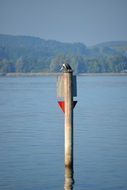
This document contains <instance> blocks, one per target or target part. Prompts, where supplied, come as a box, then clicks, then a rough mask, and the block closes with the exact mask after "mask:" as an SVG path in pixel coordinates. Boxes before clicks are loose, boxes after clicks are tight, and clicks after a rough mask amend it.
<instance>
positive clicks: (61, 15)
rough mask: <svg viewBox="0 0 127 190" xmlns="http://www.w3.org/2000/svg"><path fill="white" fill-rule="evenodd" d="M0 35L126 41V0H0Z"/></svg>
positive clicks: (95, 42)
mask: <svg viewBox="0 0 127 190" xmlns="http://www.w3.org/2000/svg"><path fill="white" fill-rule="evenodd" d="M0 34H13V35H30V36H35V37H40V38H43V39H46V40H47V39H52V40H58V41H61V42H82V43H84V44H86V45H88V46H89V45H95V44H97V43H101V42H105V41H116V40H117V41H118V40H126V41H127V0H0Z"/></svg>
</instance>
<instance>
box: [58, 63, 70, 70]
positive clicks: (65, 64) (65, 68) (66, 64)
mask: <svg viewBox="0 0 127 190" xmlns="http://www.w3.org/2000/svg"><path fill="white" fill-rule="evenodd" d="M60 70H63V71H64V72H72V68H71V66H70V65H69V64H68V63H64V64H63V65H62V67H61V69H60Z"/></svg>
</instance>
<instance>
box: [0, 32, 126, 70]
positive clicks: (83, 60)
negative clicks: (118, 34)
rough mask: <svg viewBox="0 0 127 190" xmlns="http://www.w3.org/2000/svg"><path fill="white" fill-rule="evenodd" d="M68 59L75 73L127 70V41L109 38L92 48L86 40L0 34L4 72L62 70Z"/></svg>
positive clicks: (0, 54)
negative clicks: (112, 40)
mask: <svg viewBox="0 0 127 190" xmlns="http://www.w3.org/2000/svg"><path fill="white" fill-rule="evenodd" d="M65 62H68V63H69V64H70V65H71V66H72V68H73V69H74V71H75V73H90V72H94V73H96V72H97V73H98V72H125V71H126V70H127V42H126V41H123V42H122V41H121V42H105V43H101V44H97V45H95V46H93V47H90V48H88V47H87V46H85V45H84V44H83V43H62V42H58V41H55V40H44V39H40V38H36V37H31V36H12V35H3V34H1V35H0V73H8V72H59V69H60V67H61V65H62V64H63V63H65Z"/></svg>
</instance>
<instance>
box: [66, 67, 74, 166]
mask: <svg viewBox="0 0 127 190" xmlns="http://www.w3.org/2000/svg"><path fill="white" fill-rule="evenodd" d="M72 75H73V71H72V70H71V71H66V72H64V102H65V167H69V168H72V167H73V77H72Z"/></svg>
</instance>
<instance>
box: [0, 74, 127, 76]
mask: <svg viewBox="0 0 127 190" xmlns="http://www.w3.org/2000/svg"><path fill="white" fill-rule="evenodd" d="M60 74H61V73H0V77H41V76H42V77H43V76H59V75H60ZM77 76H127V73H81V74H77Z"/></svg>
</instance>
